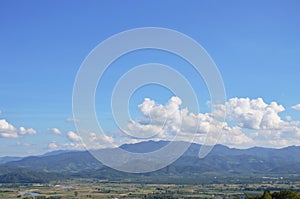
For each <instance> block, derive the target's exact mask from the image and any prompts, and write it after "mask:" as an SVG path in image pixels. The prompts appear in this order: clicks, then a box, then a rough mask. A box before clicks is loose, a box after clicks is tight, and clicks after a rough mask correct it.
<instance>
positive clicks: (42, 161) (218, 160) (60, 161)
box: [0, 141, 300, 182]
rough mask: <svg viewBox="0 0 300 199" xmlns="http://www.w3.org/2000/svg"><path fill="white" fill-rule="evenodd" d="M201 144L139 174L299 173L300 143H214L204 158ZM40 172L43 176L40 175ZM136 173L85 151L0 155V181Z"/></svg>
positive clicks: (141, 149) (143, 145)
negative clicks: (278, 146)
mask: <svg viewBox="0 0 300 199" xmlns="http://www.w3.org/2000/svg"><path fill="white" fill-rule="evenodd" d="M168 143H169V142H168V141H157V142H155V141H147V142H140V143H136V144H124V145H122V146H120V147H121V148H122V149H124V150H127V151H130V152H135V153H145V152H151V151H155V150H157V149H159V148H161V147H163V146H165V145H166V144H168ZM200 147H201V145H198V144H194V143H193V144H191V145H190V147H189V148H188V150H187V151H186V152H185V153H184V154H183V155H182V156H181V157H180V158H179V159H177V160H176V161H175V162H173V163H172V164H171V165H169V166H167V167H166V168H163V169H160V170H158V171H155V172H151V173H147V174H141V175H143V176H152V177H155V176H158V177H163V176H165V177H166V176H168V177H170V176H177V177H184V178H187V177H191V176H201V175H209V174H211V175H229V176H230V175H252V174H260V175H272V174H276V175H277V174H278V175H279V174H280V175H284V174H299V173H300V147H299V146H290V147H285V148H281V149H273V148H262V147H253V148H249V149H235V148H229V147H227V146H223V145H216V146H215V147H214V148H213V149H212V151H211V152H210V153H209V154H208V155H207V156H206V157H205V158H203V159H200V158H199V157H198V153H199V149H200ZM105 150H110V149H105ZM111 150H113V149H111ZM40 175H41V176H42V179H40V178H39V176H40ZM16 176H17V177H16ZM138 176H139V175H138V174H128V173H124V172H119V171H116V170H113V169H110V168H108V167H106V166H105V165H103V164H102V163H100V162H99V161H97V160H96V159H95V158H94V157H93V156H92V155H91V154H90V153H89V152H88V151H53V152H50V153H46V154H44V155H41V156H30V157H25V158H18V157H3V158H0V182H26V179H27V181H29V182H31V181H41V182H43V180H48V179H49V180H53V179H55V177H57V178H59V177H64V178H72V177H89V178H105V179H113V178H126V177H138ZM28 178H29V180H28ZM20 179H21V180H20Z"/></svg>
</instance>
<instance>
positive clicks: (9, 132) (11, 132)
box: [0, 119, 18, 138]
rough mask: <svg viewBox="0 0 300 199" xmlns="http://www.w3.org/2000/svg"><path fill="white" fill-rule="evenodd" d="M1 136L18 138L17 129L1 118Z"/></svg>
mask: <svg viewBox="0 0 300 199" xmlns="http://www.w3.org/2000/svg"><path fill="white" fill-rule="evenodd" d="M0 137H2V138H17V137H18V132H17V129H16V128H15V127H14V126H13V125H12V124H10V123H8V122H7V121H6V120H4V119H2V120H0Z"/></svg>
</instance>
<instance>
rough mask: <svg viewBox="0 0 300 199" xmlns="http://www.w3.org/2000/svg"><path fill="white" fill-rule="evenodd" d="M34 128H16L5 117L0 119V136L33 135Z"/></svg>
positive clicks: (34, 132)
mask: <svg viewBox="0 0 300 199" xmlns="http://www.w3.org/2000/svg"><path fill="white" fill-rule="evenodd" d="M33 134H36V130H34V129H33V128H28V129H26V128H24V127H20V128H19V129H17V128H16V127H14V126H13V125H12V124H10V123H8V122H7V121H6V120H5V119H1V120H0V137H2V138H18V137H19V136H20V135H33Z"/></svg>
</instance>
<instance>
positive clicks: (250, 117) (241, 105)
mask: <svg viewBox="0 0 300 199" xmlns="http://www.w3.org/2000/svg"><path fill="white" fill-rule="evenodd" d="M226 108H227V109H226V114H227V116H228V118H229V120H232V121H236V122H238V125H239V126H241V127H243V128H249V129H277V128H279V127H280V126H281V125H282V124H283V121H282V119H281V118H280V116H279V115H278V113H280V112H282V111H284V110H285V108H284V107H283V106H282V105H278V104H277V103H276V102H271V103H270V104H266V103H265V102H264V101H263V99H262V98H257V99H252V100H250V99H249V98H232V99H230V100H229V101H228V102H227V103H226Z"/></svg>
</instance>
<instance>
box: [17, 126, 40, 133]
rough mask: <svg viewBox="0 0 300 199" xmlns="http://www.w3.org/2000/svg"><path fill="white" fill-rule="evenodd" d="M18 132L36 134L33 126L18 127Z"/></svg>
mask: <svg viewBox="0 0 300 199" xmlns="http://www.w3.org/2000/svg"><path fill="white" fill-rule="evenodd" d="M19 134H20V135H26V134H28V135H33V134H36V130H34V129H33V128H29V129H25V128H24V127H22V126H21V127H20V128H19Z"/></svg>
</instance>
